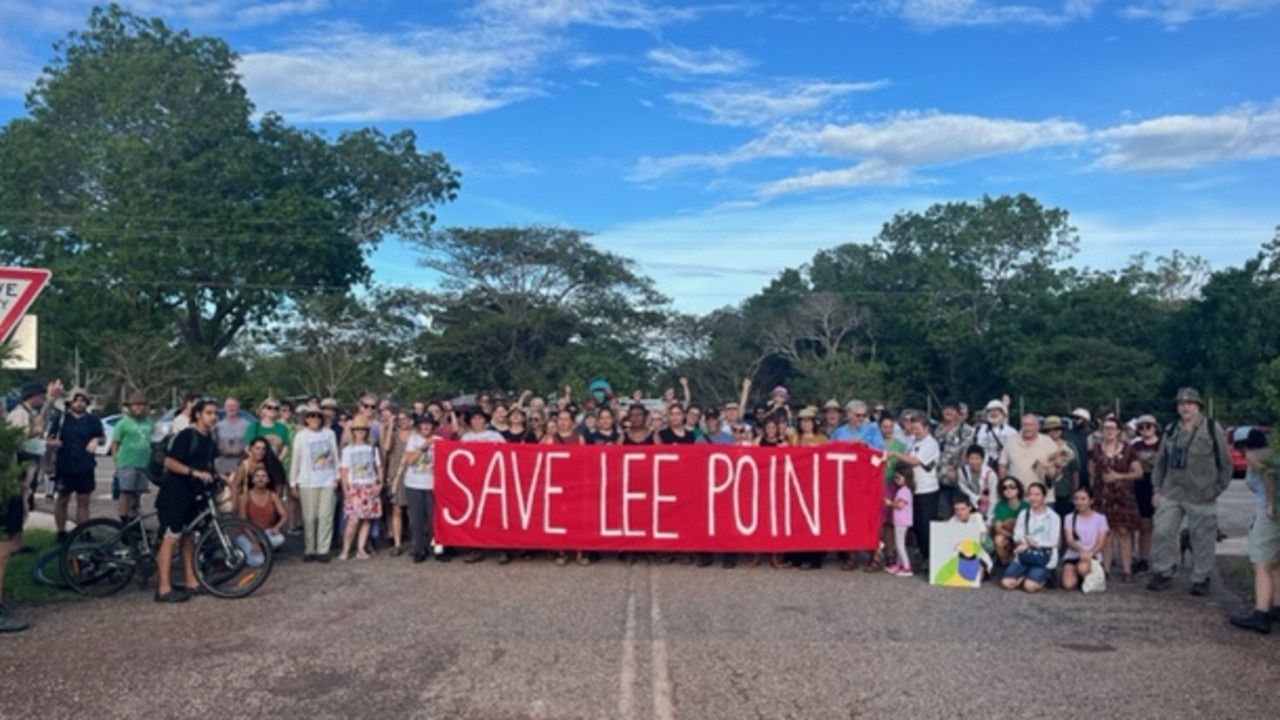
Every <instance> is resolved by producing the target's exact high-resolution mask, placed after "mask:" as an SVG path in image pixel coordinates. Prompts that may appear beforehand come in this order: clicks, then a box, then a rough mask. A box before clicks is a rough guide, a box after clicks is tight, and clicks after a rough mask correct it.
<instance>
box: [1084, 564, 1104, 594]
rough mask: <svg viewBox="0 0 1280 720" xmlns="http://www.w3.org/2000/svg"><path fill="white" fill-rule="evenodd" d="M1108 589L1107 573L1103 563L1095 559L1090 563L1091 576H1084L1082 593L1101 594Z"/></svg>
mask: <svg viewBox="0 0 1280 720" xmlns="http://www.w3.org/2000/svg"><path fill="white" fill-rule="evenodd" d="M1106 589H1107V571H1106V570H1105V569H1104V568H1103V567H1102V561H1101V560H1099V559H1097V558H1094V560H1093V562H1091V563H1089V574H1088V575H1085V576H1084V580H1083V581H1082V582H1081V583H1080V591H1081V592H1084V593H1100V592H1103V591H1105V590H1106Z"/></svg>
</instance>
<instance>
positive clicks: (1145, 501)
mask: <svg viewBox="0 0 1280 720" xmlns="http://www.w3.org/2000/svg"><path fill="white" fill-rule="evenodd" d="M1154 494H1155V488H1154V487H1153V486H1152V485H1151V477H1150V476H1147V477H1144V478H1142V479H1141V480H1135V481H1134V482H1133V497H1134V499H1135V500H1137V501H1138V517H1140V518H1142V519H1143V520H1150V519H1151V518H1153V517H1155V515H1156V506H1155V504H1154V503H1153V502H1152V499H1151V498H1152V496H1153V495H1154Z"/></svg>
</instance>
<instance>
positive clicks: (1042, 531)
mask: <svg viewBox="0 0 1280 720" xmlns="http://www.w3.org/2000/svg"><path fill="white" fill-rule="evenodd" d="M1048 494H1049V493H1048V490H1047V489H1046V488H1045V486H1044V483H1032V484H1031V485H1030V487H1028V488H1027V499H1028V500H1029V501H1030V502H1031V507H1029V508H1027V509H1025V510H1023V511H1022V512H1020V513H1018V518H1017V520H1016V522H1015V523H1014V529H1013V542H1014V556H1013V562H1012V563H1010V564H1009V567H1008V569H1006V570H1005V572H1004V578H1003V579H1002V580H1001V581H1000V585H1001V587H1003V588H1004V589H1005V590H1016V589H1018V588H1019V587H1020V588H1022V589H1023V590H1026V591H1027V592H1029V593H1038V592H1040V591H1041V590H1043V589H1044V586H1045V583H1047V582H1048V581H1049V578H1050V577H1051V576H1052V575H1053V569H1054V568H1055V567H1057V565H1058V542H1059V541H1060V540H1061V538H1062V519H1061V518H1059V517H1058V513H1056V512H1054V511H1053V510H1052V509H1051V508H1050V507H1049V506H1048V505H1046V504H1045V498H1046V497H1047V496H1048Z"/></svg>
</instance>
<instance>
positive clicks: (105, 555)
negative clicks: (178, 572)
mask: <svg viewBox="0 0 1280 720" xmlns="http://www.w3.org/2000/svg"><path fill="white" fill-rule="evenodd" d="M221 484H222V481H221V480H219V481H218V482H217V483H215V484H214V485H212V486H210V487H209V489H208V490H207V491H206V492H204V493H202V495H203V501H204V503H205V507H204V509H203V510H201V511H200V514H199V515H198V516H196V518H195V519H194V520H192V521H191V522H190V523H188V524H187V526H186V527H184V528H183V533H184V534H186V533H192V534H194V535H195V572H196V579H197V580H198V581H199V583H200V587H201V588H203V589H204V590H205V591H206V592H208V593H209V594H210V595H213V596H214V597H220V598H243V597H248V596H249V595H252V594H253V593H254V592H255V591H256V590H257V589H258V588H260V587H262V585H263V583H265V582H266V581H267V577H269V576H270V575H271V568H272V566H273V565H274V562H275V555H274V552H273V550H272V548H271V542H270V541H269V540H268V539H267V536H266V534H265V533H263V532H262V531H261V530H260V529H258V527H257V526H256V525H254V524H252V523H250V522H249V521H247V520H244V519H241V518H238V517H229V516H221V515H219V514H218V507H217V503H216V502H215V498H216V497H217V492H218V487H219V485H221ZM155 516H156V513H154V512H153V513H147V514H145V515H142V516H139V517H137V518H134V519H133V520H130V521H129V522H128V524H121V522H120V521H119V520H113V519H110V518H97V519H94V520H89V521H88V522H85V523H82V524H80V525H77V526H76V528H75V530H72V531H71V534H70V535H69V536H67V539H66V542H65V543H64V544H63V546H62V554H61V561H60V563H59V567H60V569H61V571H62V577H63V579H64V580H65V581H66V583H67V585H68V586H69V587H70V588H71V589H73V590H75V591H76V592H79V593H80V594H82V595H93V596H96V597H105V596H107V595H111V594H113V593H116V592H119V591H120V589H121V588H123V587H124V586H125V585H127V584H129V581H130V580H132V579H133V577H134V576H135V575H139V576H140V577H139V580H138V585H139V587H140V588H143V589H145V588H146V587H147V582H148V580H149V579H150V578H151V576H152V575H155V574H156V555H157V550H158V549H159V546H160V537H159V533H158V532H156V531H155V530H153V529H149V528H148V527H147V521H148V520H150V519H151V518H154V517H155ZM177 554H178V553H177V552H176V551H175V554H174V555H175V560H176V559H177Z"/></svg>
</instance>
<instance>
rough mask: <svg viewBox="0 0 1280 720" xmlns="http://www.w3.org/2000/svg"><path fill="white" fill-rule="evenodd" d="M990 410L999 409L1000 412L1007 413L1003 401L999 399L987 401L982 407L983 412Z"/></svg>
mask: <svg viewBox="0 0 1280 720" xmlns="http://www.w3.org/2000/svg"><path fill="white" fill-rule="evenodd" d="M992 410H999V411H1000V412H1002V413H1005V414H1006V415H1007V414H1008V413H1009V411H1008V410H1007V409H1006V408H1005V406H1004V403H1002V402H1000V401H999V400H992V401H991V402H989V403H987V406H986V407H985V408H983V409H982V411H983V412H991V411H992Z"/></svg>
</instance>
